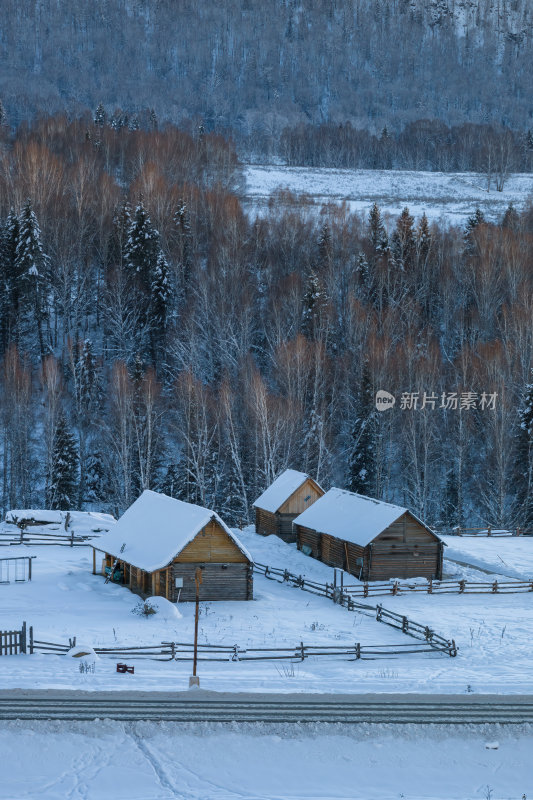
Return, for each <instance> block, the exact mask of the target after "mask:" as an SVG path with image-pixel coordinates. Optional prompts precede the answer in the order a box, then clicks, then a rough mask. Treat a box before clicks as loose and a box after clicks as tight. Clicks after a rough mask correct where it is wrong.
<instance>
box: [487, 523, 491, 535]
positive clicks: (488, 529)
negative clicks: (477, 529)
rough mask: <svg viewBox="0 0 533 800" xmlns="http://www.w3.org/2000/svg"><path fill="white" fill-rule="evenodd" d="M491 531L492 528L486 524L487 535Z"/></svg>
mask: <svg viewBox="0 0 533 800" xmlns="http://www.w3.org/2000/svg"><path fill="white" fill-rule="evenodd" d="M491 533H492V528H491V526H490V525H487V536H490V535H491Z"/></svg>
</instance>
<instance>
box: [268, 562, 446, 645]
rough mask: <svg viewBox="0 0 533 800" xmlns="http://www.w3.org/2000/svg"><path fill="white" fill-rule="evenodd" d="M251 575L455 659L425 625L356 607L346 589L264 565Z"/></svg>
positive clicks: (383, 611) (379, 609)
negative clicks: (313, 596) (320, 599)
mask: <svg viewBox="0 0 533 800" xmlns="http://www.w3.org/2000/svg"><path fill="white" fill-rule="evenodd" d="M254 571H255V572H257V573H259V574H261V575H264V576H265V578H269V579H270V580H275V581H277V582H278V583H287V584H289V586H295V587H297V588H298V589H302V590H303V591H304V592H310V593H311V594H316V595H320V596H321V597H327V598H329V599H330V600H332V601H333V602H334V603H338V604H339V605H341V606H343V607H344V608H347V609H348V611H358V612H361V613H363V614H367V616H373V617H375V619H376V620H377V621H378V622H384V623H385V624H387V625H391V626H392V627H394V628H397V629H398V630H399V631H401V632H402V633H405V634H406V635H407V636H411V637H413V638H414V639H423V640H424V641H425V642H427V643H428V644H429V645H430V646H431V647H432V648H433V649H434V650H439V651H440V652H443V653H447V654H448V655H449V656H452V657H454V656H456V655H457V647H456V644H455V641H454V640H453V639H445V638H444V637H443V636H440V635H439V634H437V633H435V631H433V630H432V629H431V628H430V627H429V626H428V625H421V624H420V623H417V622H413V621H412V620H409V619H408V618H407V617H404V616H401V615H400V614H395V613H394V612H388V611H387V609H384V608H383V606H371V605H367V604H365V603H358V602H356V601H355V600H354V599H353V597H352V596H351V593H349V592H347V591H346V587H341V586H335V585H332V584H328V583H318V582H317V581H309V580H307V579H306V578H304V577H303V576H302V575H293V574H292V573H291V572H289V570H287V569H279V568H277V567H269V566H267V565H266V564H259V563H258V562H255V563H254Z"/></svg>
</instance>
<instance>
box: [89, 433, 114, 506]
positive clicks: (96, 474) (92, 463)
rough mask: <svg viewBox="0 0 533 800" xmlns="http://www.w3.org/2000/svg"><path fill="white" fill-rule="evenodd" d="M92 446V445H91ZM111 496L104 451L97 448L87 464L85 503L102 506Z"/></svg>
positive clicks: (90, 453) (90, 454)
mask: <svg viewBox="0 0 533 800" xmlns="http://www.w3.org/2000/svg"><path fill="white" fill-rule="evenodd" d="M89 444H90V443H89ZM108 496H109V486H108V481H107V476H106V468H105V463H104V458H103V455H102V451H101V450H100V449H99V448H98V447H95V448H94V449H93V450H90V452H89V453H88V455H87V459H86V462H85V490H84V497H83V503H97V504H100V503H102V502H103V501H105V500H106V499H107V497H108Z"/></svg>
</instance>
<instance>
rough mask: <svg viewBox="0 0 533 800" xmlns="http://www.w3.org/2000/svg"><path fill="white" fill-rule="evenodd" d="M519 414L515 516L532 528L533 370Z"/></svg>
mask: <svg viewBox="0 0 533 800" xmlns="http://www.w3.org/2000/svg"><path fill="white" fill-rule="evenodd" d="M531 376H532V382H531V383H529V384H527V386H526V388H525V391H524V400H523V404H522V408H521V410H520V414H519V428H518V435H517V439H516V445H517V447H516V517H517V519H518V520H519V522H520V524H521V525H523V526H524V527H526V528H527V529H528V530H533V370H532V372H531Z"/></svg>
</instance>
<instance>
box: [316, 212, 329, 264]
mask: <svg viewBox="0 0 533 800" xmlns="http://www.w3.org/2000/svg"><path fill="white" fill-rule="evenodd" d="M330 266H331V232H330V229H329V225H328V223H327V222H325V223H324V224H323V225H322V229H321V231H320V237H319V239H318V269H319V271H321V272H322V271H324V270H327V269H328V268H329V267H330Z"/></svg>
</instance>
